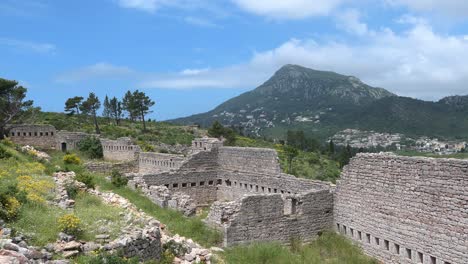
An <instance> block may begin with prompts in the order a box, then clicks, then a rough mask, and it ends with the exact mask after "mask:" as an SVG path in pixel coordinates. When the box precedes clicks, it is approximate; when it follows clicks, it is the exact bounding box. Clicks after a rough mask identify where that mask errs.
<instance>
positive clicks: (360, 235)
mask: <svg viewBox="0 0 468 264" xmlns="http://www.w3.org/2000/svg"><path fill="white" fill-rule="evenodd" d="M357 234H358V238H359V240H362V232H361V231H358V232H357Z"/></svg>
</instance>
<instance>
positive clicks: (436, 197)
mask: <svg viewBox="0 0 468 264" xmlns="http://www.w3.org/2000/svg"><path fill="white" fill-rule="evenodd" d="M334 215H335V228H337V229H339V230H340V232H341V233H343V234H345V235H346V236H348V237H349V238H351V239H353V240H354V241H356V242H357V243H358V244H359V245H360V246H361V247H362V248H363V249H364V251H365V252H366V253H367V254H369V255H371V256H374V257H376V258H377V259H379V260H381V261H383V262H384V263H402V264H409V263H430V264H447V263H452V264H464V263H468V161H464V160H455V159H431V158H414V157H399V156H395V155H389V154H358V156H357V157H355V158H353V159H352V160H351V162H350V164H349V165H348V166H346V167H345V169H344V171H343V173H342V177H341V180H340V181H339V182H338V184H337V187H336V194H335V208H334Z"/></svg>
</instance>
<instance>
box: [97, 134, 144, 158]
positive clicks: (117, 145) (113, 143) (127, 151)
mask: <svg viewBox="0 0 468 264" xmlns="http://www.w3.org/2000/svg"><path fill="white" fill-rule="evenodd" d="M101 144H102V150H103V153H104V159H105V160H115V161H131V160H135V159H137V157H138V154H139V152H140V147H139V146H137V145H134V144H133V142H132V141H131V140H130V139H129V138H119V139H117V140H110V139H101Z"/></svg>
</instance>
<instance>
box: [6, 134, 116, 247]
mask: <svg viewBox="0 0 468 264" xmlns="http://www.w3.org/2000/svg"><path fill="white" fill-rule="evenodd" d="M0 147H2V148H4V149H7V150H8V152H10V153H11V154H13V158H8V159H0V171H4V172H6V173H2V174H4V175H3V176H2V177H0V182H1V184H2V185H3V184H4V185H7V184H8V185H11V184H16V183H17V182H18V177H19V176H24V175H28V176H31V177H32V179H33V180H34V181H45V182H49V183H51V184H52V186H53V185H54V184H53V180H52V177H51V176H50V174H49V175H47V174H48V173H47V172H49V173H51V172H52V171H53V169H52V168H53V167H54V164H46V166H43V165H42V164H41V163H38V162H35V161H34V159H33V158H32V157H31V156H29V155H25V154H22V153H20V152H18V151H16V150H15V149H14V148H11V147H8V146H5V145H3V144H1V143H0ZM28 194H38V195H39V196H43V197H44V198H45V199H46V200H51V199H53V198H54V195H53V194H51V193H48V194H45V195H40V194H39V192H37V191H35V190H32V191H28ZM120 212H121V210H120V209H117V208H115V207H112V206H108V205H105V204H103V203H102V201H101V200H100V199H99V198H97V197H93V196H91V195H89V194H85V193H83V194H79V195H78V197H77V198H76V204H75V209H74V213H75V215H77V216H78V217H79V218H80V220H81V227H82V229H83V232H82V233H81V234H80V235H79V238H80V239H86V240H90V239H93V238H94V236H95V234H96V230H97V229H98V228H99V227H100V226H101V224H99V220H101V221H103V220H105V221H112V222H113V228H111V229H110V230H109V231H110V233H109V234H110V235H111V237H115V236H116V235H117V233H118V232H119V230H120V227H121V226H122V224H123V223H122V222H121V217H120V216H119V213H120ZM67 213H70V212H69V211H66V210H63V209H60V208H59V207H57V206H53V205H49V204H47V203H45V202H44V203H41V202H35V201H31V200H28V201H27V202H25V203H24V204H22V206H21V208H20V211H19V214H18V216H17V217H16V218H15V219H14V220H13V221H10V222H9V225H11V226H12V227H13V228H14V229H16V230H18V231H20V232H22V233H24V234H26V235H27V237H29V239H30V241H31V242H32V243H33V244H34V245H39V246H42V245H45V244H47V243H51V242H54V241H55V240H56V239H57V235H58V233H59V232H60V228H59V226H58V224H57V219H58V218H59V217H60V216H62V215H64V214H67Z"/></svg>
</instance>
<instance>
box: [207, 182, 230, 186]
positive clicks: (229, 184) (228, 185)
mask: <svg viewBox="0 0 468 264" xmlns="http://www.w3.org/2000/svg"><path fill="white" fill-rule="evenodd" d="M203 185H205V182H200V186H203ZM228 186H231V182H229V185H228Z"/></svg>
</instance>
